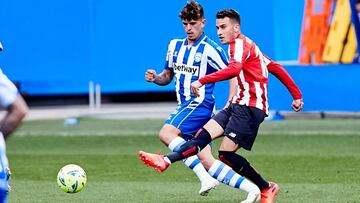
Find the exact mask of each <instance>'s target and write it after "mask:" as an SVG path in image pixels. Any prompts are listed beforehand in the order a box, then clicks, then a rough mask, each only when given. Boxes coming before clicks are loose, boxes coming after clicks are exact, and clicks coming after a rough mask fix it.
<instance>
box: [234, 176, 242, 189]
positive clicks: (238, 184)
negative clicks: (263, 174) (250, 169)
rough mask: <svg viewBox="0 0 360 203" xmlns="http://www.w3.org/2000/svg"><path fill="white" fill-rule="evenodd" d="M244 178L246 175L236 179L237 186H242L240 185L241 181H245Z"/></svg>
mask: <svg viewBox="0 0 360 203" xmlns="http://www.w3.org/2000/svg"><path fill="white" fill-rule="evenodd" d="M243 180H244V177H242V176H241V177H240V178H239V179H238V180H237V181H236V184H235V188H240V185H241V183H242V182H243Z"/></svg>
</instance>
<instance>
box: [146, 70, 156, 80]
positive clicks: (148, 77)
mask: <svg viewBox="0 0 360 203" xmlns="http://www.w3.org/2000/svg"><path fill="white" fill-rule="evenodd" d="M156 76H157V74H156V71H155V70H153V69H148V70H146V72H145V80H146V81H148V82H155V79H156Z"/></svg>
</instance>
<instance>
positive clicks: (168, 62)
mask: <svg viewBox="0 0 360 203" xmlns="http://www.w3.org/2000/svg"><path fill="white" fill-rule="evenodd" d="M175 44H176V41H175V40H171V41H170V43H169V45H168V50H167V52H166V59H165V65H164V69H165V70H172V69H173V54H174V50H175Z"/></svg>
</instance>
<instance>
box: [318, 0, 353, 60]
mask: <svg viewBox="0 0 360 203" xmlns="http://www.w3.org/2000/svg"><path fill="white" fill-rule="evenodd" d="M350 25H351V10H350V2H349V0H338V1H337V3H336V8H335V13H334V16H333V20H332V22H331V26H330V30H329V33H328V37H327V39H326V44H325V48H324V52H323V56H322V58H323V61H324V62H328V63H339V62H340V59H341V55H342V52H343V50H344V46H345V44H344V42H345V40H346V37H347V35H348V31H349V26H350ZM355 41H356V40H355ZM350 48H351V46H350ZM347 56H348V55H346V57H347Z"/></svg>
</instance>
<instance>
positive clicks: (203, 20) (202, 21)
mask: <svg viewBox="0 0 360 203" xmlns="http://www.w3.org/2000/svg"><path fill="white" fill-rule="evenodd" d="M201 24H202V28H204V27H205V24H206V19H205V18H203V19H202V20H201Z"/></svg>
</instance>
